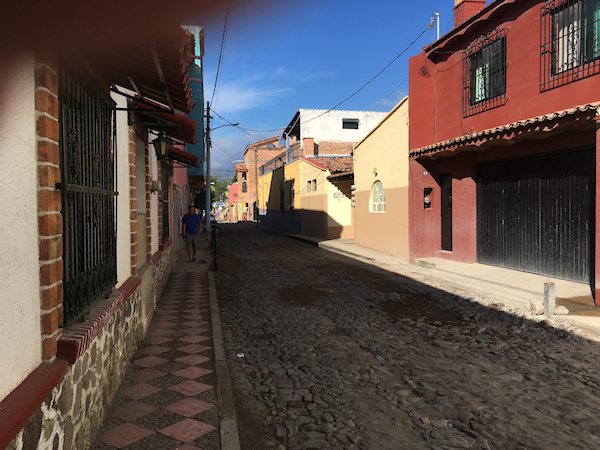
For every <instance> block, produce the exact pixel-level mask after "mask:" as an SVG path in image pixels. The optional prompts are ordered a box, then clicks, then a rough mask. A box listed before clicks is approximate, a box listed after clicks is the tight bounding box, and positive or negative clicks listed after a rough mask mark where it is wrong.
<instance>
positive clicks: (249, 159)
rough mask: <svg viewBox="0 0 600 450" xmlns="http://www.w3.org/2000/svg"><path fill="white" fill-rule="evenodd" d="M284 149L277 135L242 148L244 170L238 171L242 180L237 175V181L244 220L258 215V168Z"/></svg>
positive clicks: (252, 218) (254, 218)
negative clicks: (245, 211)
mask: <svg viewBox="0 0 600 450" xmlns="http://www.w3.org/2000/svg"><path fill="white" fill-rule="evenodd" d="M284 151H285V147H280V146H279V137H277V136H273V137H270V138H268V139H263V140H262V141H258V142H253V143H252V144H248V145H247V146H246V148H245V149H244V166H245V170H244V171H241V172H240V174H241V175H242V177H243V180H242V179H240V178H239V176H238V181H240V182H241V194H240V202H242V203H244V208H246V210H247V214H246V217H245V220H256V216H257V215H258V210H257V192H256V174H257V173H258V168H259V167H260V166H262V165H263V164H265V163H266V162H268V161H270V160H271V159H272V158H274V157H276V156H277V155H279V154H281V153H282V152H284Z"/></svg>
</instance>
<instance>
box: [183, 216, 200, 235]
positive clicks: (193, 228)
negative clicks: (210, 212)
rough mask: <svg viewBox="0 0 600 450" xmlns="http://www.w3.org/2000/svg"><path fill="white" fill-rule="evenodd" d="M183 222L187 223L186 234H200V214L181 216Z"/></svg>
mask: <svg viewBox="0 0 600 450" xmlns="http://www.w3.org/2000/svg"><path fill="white" fill-rule="evenodd" d="M181 223H185V234H198V224H199V223H200V216H199V215H198V214H189V213H188V214H186V215H184V216H183V217H182V218H181Z"/></svg>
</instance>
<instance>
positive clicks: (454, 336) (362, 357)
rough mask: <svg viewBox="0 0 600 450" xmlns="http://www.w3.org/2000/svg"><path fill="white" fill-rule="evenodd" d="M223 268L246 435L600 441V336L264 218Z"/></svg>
mask: <svg viewBox="0 0 600 450" xmlns="http://www.w3.org/2000/svg"><path fill="white" fill-rule="evenodd" d="M216 281H217V290H218V295H219V301H220V307H221V312H222V320H223V330H224V335H225V338H226V341H227V342H226V346H227V352H228V359H229V362H230V368H231V374H232V381H233V386H234V395H235V400H236V409H237V414H238V420H239V422H240V435H241V439H240V440H241V442H242V448H243V449H245V450H249V449H253V450H257V449H263V448H264V449H268V448H275V449H279V450H283V449H321V448H331V449H348V450H350V449H369V450H374V449H382V450H383V449H432V450H433V449H455V448H474V449H476V448H477V449H544V450H548V449H597V448H600V375H599V374H598V361H599V359H600V358H599V354H600V350H599V347H598V346H599V345H600V344H598V343H597V342H594V341H591V340H588V339H585V338H583V337H580V336H576V335H573V334H572V333H570V332H568V331H565V330H560V329H555V328H553V327H550V326H548V324H547V323H545V322H536V321H529V320H527V319H525V318H522V317H516V316H513V315H509V314H507V313H505V312H503V311H500V310H499V309H494V308H493V307H492V308H485V307H483V306H481V305H480V304H478V303H476V302H471V301H469V299H468V295H465V294H464V293H449V292H445V291H442V290H439V289H436V288H435V287H432V286H427V285H423V284H420V283H418V282H417V281H414V280H411V279H408V278H404V277H402V276H400V275H396V274H392V273H389V272H385V271H383V270H381V269H378V268H375V267H372V266H369V265H367V264H364V263H361V262H358V261H355V260H351V259H349V258H346V257H344V256H340V255H337V254H333V253H329V252H326V251H324V250H321V249H318V248H316V247H314V246H311V245H309V244H307V243H304V242H300V241H296V240H293V239H290V238H287V237H284V236H280V235H277V234H272V233H269V232H266V231H264V230H260V229H257V227H256V225H255V224H236V225H225V224H223V225H219V268H218V271H217V272H216Z"/></svg>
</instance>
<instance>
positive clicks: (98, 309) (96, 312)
mask: <svg viewBox="0 0 600 450" xmlns="http://www.w3.org/2000/svg"><path fill="white" fill-rule="evenodd" d="M141 282H142V280H141V279H140V278H134V277H130V278H129V279H127V281H125V283H123V284H122V285H121V286H120V288H119V289H113V291H112V293H111V294H110V295H109V297H108V298H106V299H103V300H98V302H97V303H96V304H95V305H94V306H92V308H91V309H90V313H89V318H88V319H87V320H86V321H85V322H83V323H78V324H74V325H71V326H70V327H68V328H66V329H65V330H64V331H63V334H62V336H61V337H60V338H59V339H58V345H57V354H56V356H57V357H58V358H60V359H64V360H65V361H67V362H68V363H69V364H73V363H75V362H76V361H77V359H79V357H80V356H81V355H82V354H83V353H84V352H85V351H86V350H87V349H88V348H89V346H90V345H91V344H92V342H93V341H94V339H95V338H96V336H98V334H99V333H100V331H101V330H102V329H103V328H104V326H105V325H106V324H107V323H108V321H109V320H110V318H111V317H112V316H113V315H114V314H115V313H116V312H117V311H118V310H119V308H120V307H121V306H123V304H124V303H125V302H126V301H127V300H128V299H129V297H131V295H132V294H133V293H134V292H135V290H136V289H137V288H138V287H139V285H140V284H141Z"/></svg>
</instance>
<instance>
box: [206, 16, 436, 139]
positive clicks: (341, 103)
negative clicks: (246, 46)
mask: <svg viewBox="0 0 600 450" xmlns="http://www.w3.org/2000/svg"><path fill="white" fill-rule="evenodd" d="M429 29H430V28H429V26H428V27H427V28H425V29H424V30H423V31H422V32H421V34H419V35H418V36H417V37H416V38H415V39H414V40H413V41H412V42H411V43H410V44H409V45H408V47H406V48H405V49H404V50H402V51H401V52H400V53H399V54H398V55H397V56H396V57H395V58H394V59H392V60H391V61H390V62H389V63H388V64H387V65H386V66H385V67H384V68H383V69H381V70H380V71H379V72H378V73H377V74H376V75H375V76H374V77H373V78H371V79H370V80H369V81H367V82H366V83H365V84H363V85H362V86H361V87H360V88H359V89H357V90H356V91H354V92H353V93H352V94H350V95H349V96H348V97H346V98H345V99H344V100H342V101H341V102H339V103H338V104H337V105H335V106H333V107H332V108H329V109H327V110H325V111H324V112H322V113H321V114H319V115H317V116H315V117H311V118H310V119H308V120H306V121H304V123H307V122H310V121H311V120H315V119H318V118H319V117H321V116H324V115H325V114H328V113H330V112H331V111H333V110H335V109H336V108H337V107H339V106H341V105H343V104H344V103H346V102H347V101H348V100H350V99H351V98H352V97H354V96H355V95H356V94H358V93H359V92H360V91H362V90H363V89H364V88H366V87H367V86H368V85H369V84H371V83H372V82H373V81H375V80H376V79H377V78H378V77H379V76H380V75H381V74H382V73H383V72H385V71H386V70H387V69H388V67H390V66H391V65H392V64H393V63H395V62H396V60H397V59H398V58H400V57H401V56H402V55H403V54H405V53H406V52H407V51H408V50H409V49H410V48H411V47H412V46H413V45H414V44H415V42H417V41H418V40H419V39H420V38H421V36H423V35H424V34H425V33H426V32H427V31H429ZM219 60H220V57H219ZM407 78H408V77H407ZM404 81H406V79H405V80H404ZM404 81H402V83H404ZM402 83H400V84H399V85H398V87H396V89H398V88H399V87H400V86H401V85H402ZM396 89H394V91H392V93H391V94H390V95H392V94H393V93H394V92H395V91H396ZM390 95H388V96H387V97H386V98H385V99H387V98H389V96H390ZM385 99H384V100H385ZM381 103H383V102H381ZM381 103H380V104H381ZM377 107H379V105H377ZM215 114H216V113H215ZM217 116H219V117H220V118H221V119H223V120H224V121H225V122H227V123H229V124H231V125H233V124H232V123H231V122H230V121H229V120H227V119H225V118H223V117H222V116H220V115H219V114H217ZM235 128H239V129H240V130H242V131H243V132H244V133H246V134H248V136H250V137H253V136H252V135H251V134H249V133H247V131H250V132H254V133H270V132H274V131H279V130H285V129H286V128H287V127H282V128H273V129H271V130H250V129H247V128H243V127H240V126H237V127H235Z"/></svg>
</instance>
